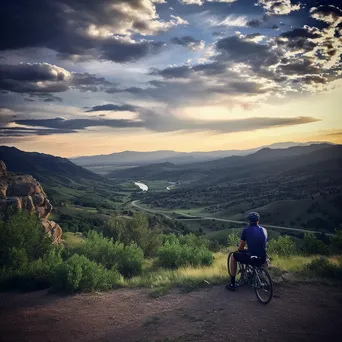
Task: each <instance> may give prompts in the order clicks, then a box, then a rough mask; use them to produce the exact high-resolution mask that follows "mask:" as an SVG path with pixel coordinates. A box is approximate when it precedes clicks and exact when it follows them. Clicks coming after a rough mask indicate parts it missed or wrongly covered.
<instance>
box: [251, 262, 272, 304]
mask: <svg viewBox="0 0 342 342" xmlns="http://www.w3.org/2000/svg"><path fill="white" fill-rule="evenodd" d="M254 291H255V294H256V296H257V298H258V300H259V301H260V302H261V303H262V304H265V305H266V304H268V303H269V302H270V301H271V299H272V297H273V283H272V279H271V276H270V274H269V273H268V271H267V270H265V269H264V268H257V269H256V270H255V273H254Z"/></svg>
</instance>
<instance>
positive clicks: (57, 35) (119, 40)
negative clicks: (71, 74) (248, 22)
mask: <svg viewBox="0 0 342 342" xmlns="http://www.w3.org/2000/svg"><path fill="white" fill-rule="evenodd" d="M155 3H156V2H155V1H151V0H119V1H117V0H106V1H104V0H100V1H93V0H82V1H74V0H44V1H43V0H37V1H33V2H32V1H29V2H27V1H21V2H20V6H18V4H17V2H13V1H12V2H11V1H6V2H5V3H4V4H3V5H2V10H1V14H0V29H1V31H2V32H6V39H1V42H0V50H17V49H24V48H31V47H33V48H48V49H52V50H54V51H56V52H58V53H59V56H60V57H63V58H73V59H76V58H78V57H80V58H81V57H82V56H87V57H88V58H89V57H91V58H97V59H109V60H112V61H115V62H126V61H135V60H138V59H140V58H142V57H144V56H146V55H148V54H149V53H156V52H157V51H159V50H160V48H161V46H163V44H162V43H158V42H153V41H148V40H144V39H139V40H136V39H133V38H132V36H133V35H135V34H139V35H142V36H145V35H156V34H158V33H160V32H164V31H167V30H170V29H171V28H173V27H176V26H179V25H186V24H187V22H186V21H185V20H184V19H182V18H180V17H177V16H170V19H169V20H168V21H164V20H161V19H160V18H159V15H158V13H157V10H156V6H155ZM158 3H160V1H159V2H158Z"/></svg>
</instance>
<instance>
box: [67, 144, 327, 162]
mask: <svg viewBox="0 0 342 342" xmlns="http://www.w3.org/2000/svg"><path fill="white" fill-rule="evenodd" d="M321 143H326V144H331V145H333V144H332V143H330V142H305V143H300V142H282V143H275V144H271V145H266V146H260V147H256V148H251V149H246V150H215V151H209V152H201V151H193V152H178V151H173V150H157V151H147V152H140V151H122V152H114V153H110V154H101V155H93V156H80V157H72V158H69V159H70V160H71V161H72V162H73V163H75V164H77V165H80V166H100V165H108V166H109V165H125V166H137V165H142V164H144V165H147V164H154V163H159V162H162V161H164V162H171V163H175V164H188V163H193V162H196V161H199V162H200V161H207V160H215V159H221V158H225V157H230V156H233V155H248V154H252V153H254V152H257V151H259V150H261V149H263V148H266V147H269V148H272V149H275V148H282V149H286V148H289V147H293V146H308V145H312V144H321Z"/></svg>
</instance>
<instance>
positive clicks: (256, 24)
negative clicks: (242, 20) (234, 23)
mask: <svg viewBox="0 0 342 342" xmlns="http://www.w3.org/2000/svg"><path fill="white" fill-rule="evenodd" d="M262 24H263V21H262V20H260V19H252V20H250V21H247V24H246V25H247V26H249V27H259V26H261V25H262Z"/></svg>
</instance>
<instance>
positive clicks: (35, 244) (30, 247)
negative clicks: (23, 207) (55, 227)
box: [0, 211, 53, 267]
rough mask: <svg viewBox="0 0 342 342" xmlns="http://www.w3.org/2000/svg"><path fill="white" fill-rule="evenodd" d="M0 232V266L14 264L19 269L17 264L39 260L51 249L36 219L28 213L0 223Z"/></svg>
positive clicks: (18, 213)
mask: <svg viewBox="0 0 342 342" xmlns="http://www.w3.org/2000/svg"><path fill="white" fill-rule="evenodd" d="M0 231H1V234H0V265H4V266H11V265H12V264H13V262H14V263H15V264H16V267H19V266H20V265H19V264H18V263H21V262H22V263H26V262H28V261H33V260H36V259H38V258H41V257H43V256H44V255H45V254H46V253H48V252H49V251H50V250H51V249H52V248H53V246H52V240H51V238H49V237H48V236H47V234H46V233H45V232H44V230H43V228H42V226H41V224H40V221H39V220H38V218H37V217H36V216H35V215H33V214H31V213H29V212H28V211H19V212H17V213H15V214H14V215H11V216H10V217H9V218H8V220H6V221H4V220H2V221H0ZM14 259H15V260H14Z"/></svg>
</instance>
